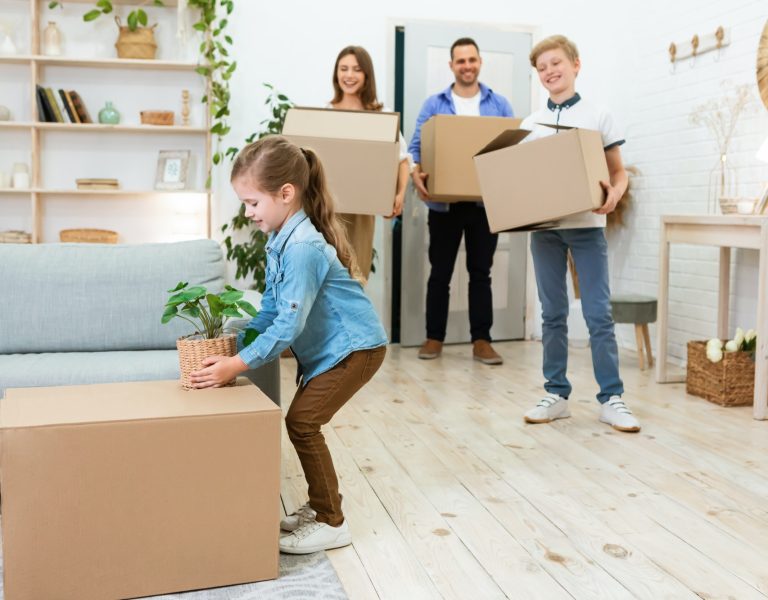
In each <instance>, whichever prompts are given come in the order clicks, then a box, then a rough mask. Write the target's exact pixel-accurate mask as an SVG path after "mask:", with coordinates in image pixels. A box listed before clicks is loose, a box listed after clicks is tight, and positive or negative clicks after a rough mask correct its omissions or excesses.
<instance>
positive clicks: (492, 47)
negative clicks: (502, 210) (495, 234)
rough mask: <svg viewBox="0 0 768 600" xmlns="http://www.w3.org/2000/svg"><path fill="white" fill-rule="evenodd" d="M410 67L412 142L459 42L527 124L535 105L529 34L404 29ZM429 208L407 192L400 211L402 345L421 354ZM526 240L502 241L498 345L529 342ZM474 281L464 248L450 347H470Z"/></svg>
mask: <svg viewBox="0 0 768 600" xmlns="http://www.w3.org/2000/svg"><path fill="white" fill-rule="evenodd" d="M404 29H405V51H404V55H405V60H404V65H405V67H404V75H403V80H404V81H403V93H404V107H403V124H404V133H405V139H406V141H408V142H410V140H411V137H412V136H413V128H414V125H415V123H416V117H417V116H418V114H419V110H420V109H421V105H422V104H423V103H424V100H426V99H427V97H428V96H431V95H432V94H436V93H438V92H440V91H441V90H443V89H445V88H446V87H447V86H448V85H450V84H451V83H452V82H453V81H454V78H453V73H452V72H451V70H450V69H449V68H448V61H449V60H450V48H451V44H452V43H453V42H454V41H455V40H457V39H459V38H461V37H471V38H472V39H474V40H475V41H476V42H477V45H478V47H479V48H480V56H481V57H482V59H483V66H482V70H481V71H480V81H482V82H483V83H484V84H486V85H488V86H489V87H490V88H491V89H492V90H493V91H494V92H496V93H499V94H501V95H503V96H505V97H506V98H507V99H508V100H509V101H510V103H511V104H512V109H513V110H514V113H515V116H517V117H525V116H527V115H528V114H529V113H530V112H531V111H530V108H531V107H530V103H531V98H530V96H531V67H530V64H529V62H528V54H529V53H530V50H531V40H532V36H531V34H530V33H521V32H511V31H502V30H501V29H499V28H497V27H493V26H491V25H488V26H484V25H475V24H469V25H466V26H464V25H458V24H455V23H440V22H418V21H415V22H408V23H406V24H405V27H404ZM427 211H428V209H427V207H426V206H425V205H424V203H423V202H421V200H419V197H418V196H417V194H416V192H415V190H414V189H413V186H412V185H411V186H409V192H408V194H407V197H406V205H405V210H404V211H403V237H402V240H403V241H402V257H403V258H402V271H401V272H402V288H401V290H402V291H401V317H400V343H401V344H402V345H403V346H416V345H419V344H421V342H423V341H424V337H425V333H426V332H425V320H426V319H425V307H426V289H427V280H428V278H429V258H428V255H427V248H428V242H429V234H428V231H427ZM527 238H528V236H527V234H525V233H503V234H501V235H499V244H498V247H497V249H496V255H495V257H494V262H493V269H492V270H491V281H492V284H491V285H492V289H493V328H492V329H491V337H492V338H493V339H494V340H511V339H522V338H523V337H524V335H525V267H526V244H527ZM468 287H469V275H468V274H467V269H466V252H465V250H464V243H463V242H462V245H461V248H460V249H459V255H458V257H457V259H456V266H455V268H454V273H453V279H452V280H451V301H450V307H449V313H448V328H447V331H446V339H445V341H446V342H448V343H458V342H468V341H470V335H469V307H468V297H467V292H468Z"/></svg>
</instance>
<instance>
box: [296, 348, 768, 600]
mask: <svg viewBox="0 0 768 600" xmlns="http://www.w3.org/2000/svg"><path fill="white" fill-rule="evenodd" d="M496 347H497V350H498V351H499V352H500V353H501V354H502V355H503V356H504V358H505V360H506V363H505V364H504V365H503V366H500V367H488V366H484V365H481V364H479V363H476V362H474V361H472V360H471V357H470V353H471V349H470V347H469V346H467V345H459V346H449V347H447V348H446V350H445V352H444V354H443V357H442V358H440V359H438V360H433V361H421V360H418V359H417V358H416V349H415V348H413V349H410V348H409V349H401V348H399V347H398V346H392V347H390V351H389V353H388V356H387V359H386V361H385V363H384V366H383V367H382V369H381V370H380V371H379V373H378V374H377V375H376V377H375V378H374V380H373V381H372V382H371V383H370V384H368V386H367V387H365V388H364V389H363V390H362V391H361V392H360V393H359V394H358V395H357V396H356V397H355V398H353V399H352V400H351V401H350V402H349V403H348V404H347V406H345V407H344V408H343V409H342V410H341V411H340V412H339V413H338V414H337V415H336V417H335V418H334V420H333V421H332V422H331V424H330V426H328V427H327V428H326V431H325V433H326V438H327V440H328V444H329V446H330V448H331V452H332V454H333V457H334V462H335V464H336V468H337V471H338V473H339V477H340V482H341V488H342V493H343V494H344V509H345V515H346V517H347V518H348V520H349V524H350V527H351V529H352V533H353V538H354V543H353V545H352V546H350V547H347V548H343V549H339V550H334V551H331V552H329V553H328V556H329V557H330V559H331V561H332V562H333V565H334V566H335V568H336V570H337V572H338V574H339V577H340V579H341V581H342V582H343V584H344V586H345V588H346V590H347V593H348V594H349V597H350V598H352V599H353V600H358V599H367V598H377V597H378V598H393V599H398V600H401V599H405V600H412V599H415V598H441V597H442V598H460V599H472V600H475V599H483V600H484V599H486V598H505V597H506V598H525V599H527V598H541V599H543V600H556V599H559V598H584V599H588V600H594V599H597V598H609V599H611V600H616V599H622V598H649V599H653V600H659V599H662V598H669V599H675V600H679V599H685V598H707V599H710V598H711V599H714V598H723V599H725V598H727V599H734V600H736V599H738V600H746V599H750V598H766V597H768V421H764V422H759V421H754V420H753V419H752V416H751V408H727V409H726V408H722V407H719V406H716V405H714V404H710V403H709V402H707V401H705V400H703V399H700V398H696V397H693V396H687V395H686V394H685V387H684V384H666V385H657V384H656V383H655V382H654V377H653V372H652V371H645V372H640V371H639V370H638V367H637V363H636V359H635V355H634V354H633V353H622V357H621V359H622V376H623V378H624V384H625V388H626V393H625V396H624V397H625V399H626V400H627V403H628V404H629V405H630V406H631V408H632V409H633V411H634V412H635V414H636V415H637V416H638V418H639V419H640V422H641V424H642V426H643V430H642V431H641V432H640V433H639V434H626V433H619V432H617V431H614V430H613V429H611V428H610V427H608V426H607V425H604V424H602V423H599V422H598V420H597V416H598V404H597V401H596V400H595V398H594V394H595V392H596V384H595V382H594V379H593V376H592V368H591V360H590V356H589V351H588V350H573V349H571V365H570V373H571V375H572V377H571V379H572V383H573V385H574V393H573V395H572V397H571V400H570V403H571V412H572V413H573V417H572V418H570V419H564V420H560V421H557V422H555V423H552V424H547V425H526V424H524V423H523V419H522V415H523V412H524V411H525V410H526V409H528V408H529V407H530V406H532V405H533V404H534V403H535V402H536V400H537V399H538V396H539V394H540V393H541V383H542V377H541V374H540V363H541V345H540V344H539V343H534V342H513V343H504V344H497V345H496ZM294 370H295V363H293V362H292V360H286V359H283V364H282V373H283V382H282V383H283V407H284V409H286V408H287V406H288V404H289V403H290V399H291V397H292V394H293V391H294V389H295V387H294V385H293V378H294V372H295V371H294ZM282 454H283V473H282V497H283V503H284V508H285V509H286V510H287V511H288V512H291V511H293V509H294V508H295V507H296V506H298V505H300V504H302V503H303V502H305V501H306V488H305V483H304V479H303V475H302V472H301V467H300V466H299V463H298V460H297V458H296V455H295V453H294V451H293V448H292V446H291V444H290V441H288V439H287V436H285V435H284V436H283V453H282Z"/></svg>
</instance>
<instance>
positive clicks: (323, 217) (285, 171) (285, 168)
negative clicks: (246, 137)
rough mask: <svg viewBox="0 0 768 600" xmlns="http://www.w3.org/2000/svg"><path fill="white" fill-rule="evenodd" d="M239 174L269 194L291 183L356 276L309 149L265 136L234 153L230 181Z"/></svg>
mask: <svg viewBox="0 0 768 600" xmlns="http://www.w3.org/2000/svg"><path fill="white" fill-rule="evenodd" d="M241 176H247V177H249V178H250V181H251V182H252V183H253V184H254V185H255V186H256V187H257V188H258V189H260V190H262V191H264V192H266V193H267V194H270V195H275V194H277V193H278V191H280V188H281V187H283V186H284V185H285V184H286V183H290V184H292V185H293V186H294V187H295V188H296V190H297V193H298V194H299V197H300V198H301V207H302V208H303V209H304V212H305V213H307V216H308V217H309V218H310V220H311V221H312V224H313V225H314V226H315V228H316V229H317V230H318V231H319V232H320V233H321V234H322V236H323V238H325V241H326V242H328V243H329V244H330V245H331V246H333V247H334V248H335V249H336V254H337V256H338V257H339V260H340V261H341V264H342V265H344V266H345V267H346V268H347V270H348V271H349V274H350V275H351V276H352V277H354V278H356V279H359V278H360V271H359V269H358V266H357V261H356V260H355V255H354V253H353V251H352V246H351V245H350V243H349V240H348V239H347V235H346V233H345V232H344V227H343V226H342V224H341V223H340V222H339V220H338V217H337V216H336V211H335V209H334V200H333V196H331V193H330V191H329V190H328V184H327V180H326V177H325V170H324V169H323V164H322V163H321V162H320V159H319V158H318V157H317V154H315V152H314V151H313V150H311V149H310V148H299V147H298V146H296V145H295V144H293V143H291V142H289V141H288V140H287V139H286V138H284V137H283V136H281V135H270V136H267V137H265V138H262V139H260V140H259V141H257V142H253V143H252V144H249V145H248V146H246V147H245V148H243V149H242V150H241V151H240V153H239V154H238V155H237V158H236V159H235V162H234V165H233V166H232V175H231V177H230V180H231V181H234V180H235V179H236V178H238V177H241Z"/></svg>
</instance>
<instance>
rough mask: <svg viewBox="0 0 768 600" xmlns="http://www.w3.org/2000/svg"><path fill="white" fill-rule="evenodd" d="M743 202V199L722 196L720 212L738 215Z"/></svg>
mask: <svg viewBox="0 0 768 600" xmlns="http://www.w3.org/2000/svg"><path fill="white" fill-rule="evenodd" d="M742 200H743V198H728V197H726V196H720V198H719V202H720V212H721V213H722V214H724V215H733V214H736V213H737V212H738V208H739V203H740V202H741V201H742ZM750 212H751V211H750Z"/></svg>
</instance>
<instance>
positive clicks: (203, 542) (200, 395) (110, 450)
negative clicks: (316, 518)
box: [0, 380, 281, 600]
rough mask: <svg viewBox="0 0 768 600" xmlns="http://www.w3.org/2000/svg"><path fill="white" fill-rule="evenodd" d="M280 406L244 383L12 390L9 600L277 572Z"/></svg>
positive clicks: (8, 407)
mask: <svg viewBox="0 0 768 600" xmlns="http://www.w3.org/2000/svg"><path fill="white" fill-rule="evenodd" d="M280 415H281V413H280V409H279V408H278V407H277V406H276V405H275V404H274V403H273V402H272V401H271V400H269V399H268V398H267V397H266V396H265V395H264V394H262V393H261V392H260V391H259V389H258V388H257V387H255V386H253V385H251V384H250V383H246V382H245V380H238V385H237V386H234V387H231V388H220V389H209V390H197V391H190V392H187V391H184V390H182V389H181V386H180V385H179V382H178V381H151V382H130V383H117V384H100V385H80V386H67V387H50V388H27V389H9V390H7V393H6V397H5V398H4V399H3V400H2V402H1V403H0V436H2V437H1V438H0V441H1V442H2V462H1V463H0V477H1V481H0V485H2V498H3V521H2V533H3V554H4V563H5V565H4V583H5V585H4V588H5V599H6V600H20V599H30V600H41V599H43V598H57V599H60V600H64V599H73V600H90V599H93V600H106V599H113V598H114V599H116V598H134V597H138V596H149V595H156V594H163V593H170V592H178V591H183V590H192V589H201V588H209V587H216V586H224V585H231V584H237V583H245V582H252V581H259V580H263V579H274V578H275V577H277V575H278V538H279V515H280V513H279V502H280Z"/></svg>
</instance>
